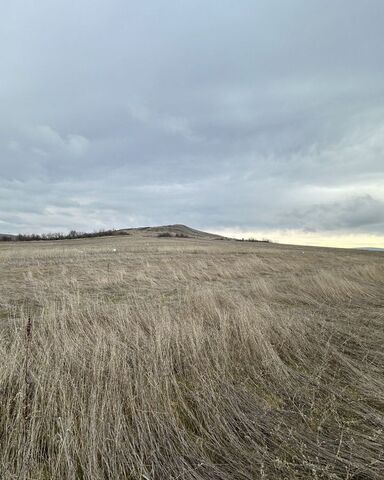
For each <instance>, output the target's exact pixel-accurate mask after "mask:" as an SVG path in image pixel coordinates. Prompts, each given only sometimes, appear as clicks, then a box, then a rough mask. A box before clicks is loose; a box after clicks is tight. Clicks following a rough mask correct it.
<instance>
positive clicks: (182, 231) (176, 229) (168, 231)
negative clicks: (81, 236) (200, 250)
mask: <svg viewBox="0 0 384 480" xmlns="http://www.w3.org/2000/svg"><path fill="white" fill-rule="evenodd" d="M116 233H117V234H128V235H137V236H143V237H158V236H164V237H166V236H170V237H176V236H179V237H184V238H186V237H188V238H198V239H200V240H204V239H205V240H217V239H223V240H224V239H225V238H226V237H223V236H222V235H217V234H215V233H209V232H203V231H202V230H196V229H194V228H191V227H188V226H187V225H182V224H174V225H161V226H157V227H139V228H124V229H120V230H117V231H116Z"/></svg>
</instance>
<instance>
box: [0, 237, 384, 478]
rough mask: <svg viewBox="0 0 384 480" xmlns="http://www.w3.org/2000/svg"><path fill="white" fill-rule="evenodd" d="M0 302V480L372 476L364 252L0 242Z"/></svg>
mask: <svg viewBox="0 0 384 480" xmlns="http://www.w3.org/2000/svg"><path fill="white" fill-rule="evenodd" d="M114 250H116V251H114ZM0 294H1V296H0V358H1V363H0V478H1V479H2V480H8V479H17V478H20V479H21V478H24V479H25V478H29V479H36V480H37V479H39V480H40V479H44V480H51V479H60V480H63V479H73V480H77V479H87V480H99V479H100V480H101V479H123V480H136V479H137V480H139V479H143V480H162V479H166V480H171V479H173V480H176V479H180V480H181V479H185V480H189V479H196V480H197V479H205V480H224V479H225V480H240V479H241V480H254V479H289V480H291V479H355V480H369V479H378V480H379V479H382V478H384V347H383V345H384V254H382V253H375V252H357V251H347V250H333V249H320V248H319V249H317V248H306V247H293V246H282V245H268V244H262V243H243V242H235V241H226V240H214V239H210V240H204V239H183V238H155V237H152V238H149V237H148V238H147V237H140V236H132V237H130V236H127V237H109V238H96V239H90V240H71V241H56V242H31V243H21V242H20V243H3V244H0ZM28 318H30V323H29V326H28Z"/></svg>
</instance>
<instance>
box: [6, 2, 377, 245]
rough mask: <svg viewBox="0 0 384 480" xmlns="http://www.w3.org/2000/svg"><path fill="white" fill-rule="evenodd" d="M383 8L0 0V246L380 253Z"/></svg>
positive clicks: (346, 4)
mask: <svg viewBox="0 0 384 480" xmlns="http://www.w3.org/2000/svg"><path fill="white" fill-rule="evenodd" d="M383 24H384V3H383V2H382V1H381V0H369V1H367V2H361V1H360V0H341V1H339V2H336V3H335V2H334V3H332V5H330V6H329V7H328V8H325V7H324V2H322V1H321V0H315V1H313V2H307V1H305V0H293V1H290V2H285V1H283V0H280V1H278V0H262V1H257V2H255V1H253V0H252V1H251V0H244V1H241V2H232V1H229V0H223V1H212V2H206V1H202V0H196V1H194V2H187V1H180V2H176V1H172V0H156V1H154V0H153V1H148V2H133V1H126V0H113V1H109V2H106V1H101V0H96V1H95V0H92V1H90V0H84V1H82V2H77V3H76V4H68V2H64V1H62V0H58V1H57V2H54V3H52V2H48V0H41V1H40V2H39V3H38V5H37V4H36V2H32V1H31V0H13V1H12V2H11V1H6V2H5V5H4V7H3V13H2V16H1V19H0V32H1V34H0V35H1V37H0V38H1V42H0V55H1V58H2V62H1V64H0V79H1V80H0V103H1V105H2V108H1V110H0V232H3V231H4V232H11V233H12V232H31V231H50V230H68V229H72V228H76V229H85V230H92V229H94V228H101V227H113V226H115V227H126V226H139V225H144V224H162V223H176V222H181V223H189V224H191V225H193V226H195V227H200V228H208V229H211V230H228V231H230V230H232V231H255V232H257V231H263V232H264V231H267V232H268V231H271V232H273V231H276V230H278V229H285V230H286V231H296V232H297V231H298V232H316V233H317V234H321V232H324V235H326V234H329V232H332V235H335V234H337V233H340V234H348V235H351V234H356V235H357V234H358V235H362V234H364V233H366V234H367V235H378V236H383V238H384V215H383V213H382V212H383V211H384V208H383V206H384V189H383V185H384V120H383V119H384V115H383V114H384V101H383V94H384V83H383V82H382V79H383V74H384V50H383V48H382V45H383V43H384V30H383V28H382V25H383Z"/></svg>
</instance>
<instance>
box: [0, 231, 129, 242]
mask: <svg viewBox="0 0 384 480" xmlns="http://www.w3.org/2000/svg"><path fill="white" fill-rule="evenodd" d="M112 235H129V233H127V232H124V231H119V230H114V229H113V230H98V231H97V232H91V233H90V232H78V231H76V230H71V231H70V232H69V233H67V234H65V233H61V232H55V233H41V234H37V233H30V234H28V233H27V234H23V233H19V234H18V235H0V241H3V242H12V241H15V242H34V241H40V240H42V241H44V240H49V241H51V240H73V239H75V238H94V237H108V236H112Z"/></svg>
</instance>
